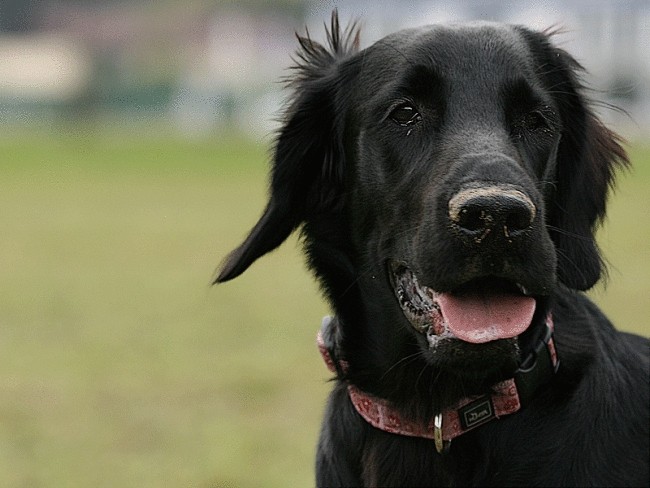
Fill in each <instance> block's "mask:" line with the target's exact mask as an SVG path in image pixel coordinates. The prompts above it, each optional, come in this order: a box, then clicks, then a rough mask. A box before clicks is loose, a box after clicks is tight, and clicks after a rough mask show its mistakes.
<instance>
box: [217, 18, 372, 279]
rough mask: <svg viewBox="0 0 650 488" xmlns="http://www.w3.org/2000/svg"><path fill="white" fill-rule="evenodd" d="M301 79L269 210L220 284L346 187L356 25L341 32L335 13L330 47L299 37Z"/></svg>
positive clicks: (277, 157) (278, 153)
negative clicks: (348, 64)
mask: <svg viewBox="0 0 650 488" xmlns="http://www.w3.org/2000/svg"><path fill="white" fill-rule="evenodd" d="M297 38H298V42H299V43H300V49H299V50H298V52H297V58H298V61H297V64H296V66H294V70H295V72H296V76H295V77H293V78H292V79H290V80H289V86H290V87H291V88H292V89H293V95H292V97H291V99H290V103H289V105H288V108H287V111H286V114H285V117H284V124H283V126H282V128H281V129H280V133H279V135H278V137H277V140H276V145H275V152H274V157H273V169H272V172H271V184H270V198H269V202H268V204H267V206H266V209H265V211H264V213H263V215H262V217H261V218H260V220H259V221H258V222H257V224H256V225H255V226H254V227H253V229H252V230H251V232H250V234H249V235H248V237H247V238H246V240H245V241H244V242H243V244H242V245H241V246H240V247H238V248H237V249H235V250H234V251H233V252H232V253H231V254H230V255H229V256H228V257H227V258H226V260H225V261H224V263H223V265H222V267H221V270H220V272H219V275H218V276H217V279H216V280H215V283H221V282H224V281H228V280H231V279H233V278H235V277H237V276H239V275H240V274H241V273H243V272H244V271H245V270H246V269H247V268H248V267H249V266H250V265H251V264H252V263H253V261H255V260H256V259H257V258H259V257H260V256H262V255H264V254H266V253H267V252H269V251H272V250H273V249H275V248H276V247H278V246H279V245H280V244H282V242H284V240H285V239H286V238H287V237H288V236H289V235H290V234H291V233H292V232H293V231H294V230H295V229H296V228H297V227H299V226H300V225H301V224H302V223H303V222H305V221H306V220H308V218H309V216H310V215H314V214H317V213H321V212H324V211H326V210H327V208H328V206H331V205H333V204H334V203H335V201H336V197H337V195H339V194H340V189H341V186H342V183H343V164H344V161H343V158H344V153H343V121H342V120H341V119H342V117H343V112H344V110H343V109H342V107H341V104H342V101H341V99H342V98H343V95H342V94H341V93H340V88H341V85H343V84H344V83H343V75H342V74H341V73H340V70H339V65H340V63H341V61H342V60H343V59H344V58H345V57H346V56H348V55H349V54H350V53H351V52H355V51H356V50H357V49H358V43H359V32H358V29H356V26H355V24H351V25H350V26H349V27H348V28H347V29H346V30H345V31H344V32H342V31H341V29H340V25H339V20H338V15H337V13H336V11H334V12H333V13H332V21H331V26H330V29H329V30H327V41H328V47H327V48H326V47H324V46H322V45H320V44H318V43H316V42H314V41H313V40H312V39H311V38H310V37H309V33H307V35H306V36H305V37H301V36H297Z"/></svg>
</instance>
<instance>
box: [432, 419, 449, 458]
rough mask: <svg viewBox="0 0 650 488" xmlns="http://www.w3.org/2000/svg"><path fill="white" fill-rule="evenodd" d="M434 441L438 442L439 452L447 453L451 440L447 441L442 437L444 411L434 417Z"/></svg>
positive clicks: (437, 448) (437, 449)
mask: <svg viewBox="0 0 650 488" xmlns="http://www.w3.org/2000/svg"><path fill="white" fill-rule="evenodd" d="M433 441H434V442H435V444H436V451H438V454H445V453H446V452H447V451H449V445H450V444H451V441H445V440H444V439H443V438H442V413H439V414H436V416H435V417H434V418H433Z"/></svg>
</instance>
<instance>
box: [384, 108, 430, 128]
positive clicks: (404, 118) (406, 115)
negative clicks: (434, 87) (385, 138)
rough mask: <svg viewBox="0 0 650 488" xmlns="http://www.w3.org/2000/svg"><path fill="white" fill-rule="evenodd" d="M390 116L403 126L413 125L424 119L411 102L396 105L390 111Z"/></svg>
mask: <svg viewBox="0 0 650 488" xmlns="http://www.w3.org/2000/svg"><path fill="white" fill-rule="evenodd" d="M390 118H391V120H392V121H393V122H395V123H396V124H399V125H402V126H407V125H412V124H415V123H417V122H419V121H420V120H422V116H421V115H420V113H419V112H418V111H417V109H416V108H415V107H414V106H413V105H411V104H410V103H402V104H401V105H398V106H397V107H395V108H394V109H393V110H392V111H391V113H390Z"/></svg>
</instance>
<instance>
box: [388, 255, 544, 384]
mask: <svg viewBox="0 0 650 488" xmlns="http://www.w3.org/2000/svg"><path fill="white" fill-rule="evenodd" d="M389 277H390V282H391V285H392V288H393V291H394V293H395V296H396V297H397V300H398V302H399V305H400V307H401V309H402V313H403V315H404V317H405V318H406V320H407V322H408V323H409V325H410V329H411V330H412V332H413V333H414V334H415V336H416V338H417V340H418V342H419V344H420V346H421V347H422V348H423V349H424V350H425V354H424V357H425V358H426V359H427V361H429V362H430V363H431V364H432V365H433V366H435V367H437V368H440V369H444V370H449V371H453V372H454V374H457V375H462V376H469V377H486V376H492V375H494V374H498V373H499V372H513V371H514V370H515V369H516V367H517V364H518V360H519V355H520V350H519V341H518V337H519V335H520V334H522V333H524V332H525V331H526V330H527V329H528V327H529V326H530V325H531V323H532V320H533V316H534V313H535V308H536V299H535V298H533V297H531V296H528V295H527V294H526V289H525V288H524V287H523V286H522V285H520V284H518V283H514V282H510V281H508V280H506V279H502V278H494V277H483V278H480V279H476V280H472V281H471V282H468V283H465V284H463V285H461V286H459V287H458V288H457V289H455V290H453V291H451V292H445V293H442V292H437V291H435V290H433V289H432V288H429V287H427V286H423V285H421V284H420V283H419V282H418V278H417V276H416V275H415V273H413V271H411V269H409V268H408V267H407V266H406V265H404V264H401V263H398V262H395V261H391V262H390V263H389Z"/></svg>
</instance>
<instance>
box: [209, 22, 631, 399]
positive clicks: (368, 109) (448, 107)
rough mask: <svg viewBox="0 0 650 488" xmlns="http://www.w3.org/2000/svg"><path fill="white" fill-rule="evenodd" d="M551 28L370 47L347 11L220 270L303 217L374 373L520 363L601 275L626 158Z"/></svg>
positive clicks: (458, 30)
mask: <svg viewBox="0 0 650 488" xmlns="http://www.w3.org/2000/svg"><path fill="white" fill-rule="evenodd" d="M549 37H550V36H549V35H548V34H546V33H537V32H532V31H529V30H527V29H525V28H522V27H515V26H506V25H500V24H488V23H480V24H469V25H458V26H450V27H443V26H428V27H423V28H420V29H409V30H404V31H400V32H398V33H396V34H393V35H390V36H388V37H386V38H384V39H382V40H380V41H378V42H377V43H375V44H373V45H372V46H370V47H368V48H367V49H365V50H363V51H359V50H358V34H357V31H356V30H355V29H354V28H351V29H348V30H347V31H345V32H341V30H340V28H339V25H338V19H337V18H336V16H333V19H332V26H331V30H330V32H329V33H328V44H329V45H328V47H327V48H326V47H323V46H321V45H320V44H317V43H316V42H314V41H312V40H311V39H310V38H299V41H300V45H301V50H300V51H299V53H298V57H299V63H298V65H297V67H296V75H295V78H294V79H293V83H292V88H293V96H292V97H291V99H290V104H289V106H288V109H287V112H286V116H285V120H284V126H283V127H282V129H281V131H280V133H279V136H278V138H277V143H276V147H275V156H274V165H273V171H272V176H271V195H270V200H269V203H268V206H267V208H266V211H265V212H264V214H263V216H262V218H261V219H260V221H259V222H258V223H257V225H256V226H255V227H254V228H253V230H252V231H251V233H250V235H249V236H248V238H247V239H246V241H245V242H244V243H243V244H242V245H241V246H240V247H239V248H238V249H236V250H235V251H234V252H233V253H232V254H231V255H230V256H229V257H228V259H227V260H226V261H225V263H224V265H223V267H222V269H221V273H220V275H219V276H218V278H217V281H218V282H222V281H227V280H230V279H232V278H234V277H236V276H238V275H239V274H240V273H242V272H243V271H244V270H245V269H246V268H247V267H248V266H249V265H250V264H251V263H252V262H253V261H254V260H255V259H257V258H258V257H260V256H261V255H263V254H265V253H266V252H268V251H270V250H272V249H274V248H275V247H277V246H278V245H279V244H280V243H282V242H283V241H284V240H285V238H286V237H287V236H288V235H289V234H290V233H291V232H292V231H293V230H295V229H296V228H298V227H301V226H302V232H303V235H304V239H305V248H306V251H307V256H308V262H309V264H310V266H311V268H312V269H313V270H314V272H315V274H316V275H317V276H318V277H319V279H320V281H321V283H322V284H323V286H324V289H325V292H326V295H327V296H328V298H329V299H330V301H331V303H332V305H333V307H334V308H335V312H336V313H337V315H338V316H339V318H340V320H341V323H342V325H341V330H340V335H341V337H340V338H339V340H340V341H341V343H342V348H343V350H344V353H345V354H346V356H348V357H347V359H348V361H349V362H350V363H351V364H350V374H351V375H355V374H356V375H357V380H358V381H359V382H366V386H367V387H368V388H369V389H371V390H373V389H374V390H375V391H380V390H382V384H386V383H391V382H387V381H385V380H386V378H387V377H388V376H390V375H391V374H398V373H397V372H398V371H403V370H404V371H405V370H407V369H408V368H416V369H417V371H420V375H422V373H421V371H424V370H423V368H430V370H431V372H432V377H433V375H434V374H435V375H436V377H438V376H439V373H440V371H447V372H451V373H453V375H454V376H455V377H463V378H465V379H468V378H472V377H476V378H479V377H480V378H488V377H490V378H492V377H498V376H502V375H504V374H508V372H510V373H511V372H512V370H513V369H514V368H515V367H516V364H517V358H518V354H519V350H520V349H521V348H522V347H524V346H522V344H525V343H526V340H527V337H528V336H532V335H533V334H534V330H535V327H533V326H531V324H533V325H534V324H537V323H542V322H543V320H544V318H545V315H546V313H547V312H548V307H549V298H550V297H551V296H552V294H553V291H554V289H555V288H556V287H558V286H566V287H569V288H573V289H577V290H586V289H588V288H590V287H591V286H592V285H593V284H594V283H596V281H597V280H598V279H599V277H600V275H601V270H602V260H601V257H600V254H599V251H598V248H597V246H596V243H595V240H594V227H595V226H596V224H597V223H598V222H599V220H600V219H601V218H602V217H603V215H604V211H605V202H606V197H607V192H608V188H609V186H610V185H611V183H612V177H613V171H614V169H615V166H616V165H617V164H619V163H624V162H625V154H624V152H623V150H622V149H621V146H620V145H619V142H618V139H617V137H616V136H615V135H614V134H613V133H612V132H610V131H609V130H608V129H606V128H605V127H604V126H603V125H602V123H601V122H600V121H599V120H598V118H597V117H596V116H595V115H594V113H593V112H592V111H591V110H590V108H589V106H588V102H587V100H586V99H585V96H584V94H583V87H582V85H581V83H580V80H579V73H580V71H581V70H580V67H579V65H578V64H577V62H576V61H575V60H574V59H573V58H571V57H570V56H569V55H568V54H567V53H566V52H564V51H562V50H560V49H558V48H556V47H554V46H553V45H552V44H551V41H550V38H549ZM355 364H356V365H357V367H356V368H355ZM422 364H426V366H423V365H422ZM387 375H388V376H387ZM373 378H374V380H373ZM380 378H383V379H384V381H383V382H382V381H380ZM373 381H374V383H373ZM392 383H393V385H395V382H392ZM383 393H385V394H390V392H386V391H383Z"/></svg>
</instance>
